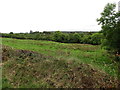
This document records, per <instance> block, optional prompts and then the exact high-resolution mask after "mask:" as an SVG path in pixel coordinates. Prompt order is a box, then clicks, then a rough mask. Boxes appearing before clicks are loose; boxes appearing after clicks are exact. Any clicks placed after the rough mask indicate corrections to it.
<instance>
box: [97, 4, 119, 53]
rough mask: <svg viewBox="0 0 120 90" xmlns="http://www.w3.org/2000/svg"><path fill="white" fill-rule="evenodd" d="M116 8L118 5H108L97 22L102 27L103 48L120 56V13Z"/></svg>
mask: <svg viewBox="0 0 120 90" xmlns="http://www.w3.org/2000/svg"><path fill="white" fill-rule="evenodd" d="M115 7H116V4H110V3H108V4H107V5H106V6H105V8H104V10H103V12H102V13H101V17H100V18H99V19H97V21H98V22H99V24H101V25H102V33H103V36H104V40H103V46H105V48H106V49H107V50H109V51H111V52H114V53H115V54H120V20H119V19H118V17H120V13H119V12H116V11H115Z"/></svg>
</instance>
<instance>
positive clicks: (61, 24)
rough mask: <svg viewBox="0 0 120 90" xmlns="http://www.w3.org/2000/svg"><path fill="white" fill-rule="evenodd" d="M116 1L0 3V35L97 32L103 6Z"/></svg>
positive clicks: (14, 0) (18, 0) (13, 0)
mask: <svg viewBox="0 0 120 90" xmlns="http://www.w3.org/2000/svg"><path fill="white" fill-rule="evenodd" d="M118 1H119V0H0V32H2V33H9V32H16V33H18V32H29V31H30V30H33V31H57V30H60V31H99V30H101V28H100V26H98V25H97V22H96V19H97V18H98V17H100V13H101V12H102V11H103V8H104V6H105V5H106V4H107V3H116V4H117V3H118ZM116 9H118V8H116Z"/></svg>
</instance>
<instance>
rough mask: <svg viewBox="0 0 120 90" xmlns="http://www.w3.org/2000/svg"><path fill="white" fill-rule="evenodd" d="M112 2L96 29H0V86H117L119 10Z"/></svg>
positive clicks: (105, 9) (99, 19)
mask: <svg viewBox="0 0 120 90" xmlns="http://www.w3.org/2000/svg"><path fill="white" fill-rule="evenodd" d="M115 6H116V5H115V4H110V3H109V4H107V5H106V6H105V8H104V11H103V12H102V13H101V17H100V18H98V19H97V21H98V23H99V24H101V26H102V30H101V31H100V32H97V33H92V32H84V33H62V32H60V31H56V32H43V33H41V32H33V31H30V33H13V32H10V33H9V34H5V33H1V35H2V47H3V48H2V51H3V52H2V60H3V61H2V64H1V65H2V66H3V78H2V83H3V88H10V87H11V88H57V87H61V88H118V87H119V85H120V82H119V81H120V80H119V79H120V38H119V37H120V20H118V17H119V16H120V13H119V12H116V11H115ZM29 39H30V40H29ZM103 47H104V48H103Z"/></svg>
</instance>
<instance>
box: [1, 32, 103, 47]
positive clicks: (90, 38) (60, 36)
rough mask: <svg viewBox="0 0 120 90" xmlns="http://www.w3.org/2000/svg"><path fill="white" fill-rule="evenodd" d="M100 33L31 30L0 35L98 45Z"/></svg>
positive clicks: (100, 38)
mask: <svg viewBox="0 0 120 90" xmlns="http://www.w3.org/2000/svg"><path fill="white" fill-rule="evenodd" d="M102 36H103V35H102V33H100V32H97V33H95V32H82V33H63V32H60V31H56V32H33V31H30V33H13V32H10V33H9V34H5V33H2V37H7V38H17V39H32V40H50V41H56V42H62V43H82V44H94V45H99V44H101V41H102Z"/></svg>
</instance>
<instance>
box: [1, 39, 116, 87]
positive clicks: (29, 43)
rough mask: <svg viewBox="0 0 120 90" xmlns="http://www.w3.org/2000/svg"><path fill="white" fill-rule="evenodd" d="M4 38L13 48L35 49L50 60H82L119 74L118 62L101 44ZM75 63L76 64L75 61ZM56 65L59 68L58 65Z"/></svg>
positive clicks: (95, 66) (97, 67) (98, 68)
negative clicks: (101, 47)
mask: <svg viewBox="0 0 120 90" xmlns="http://www.w3.org/2000/svg"><path fill="white" fill-rule="evenodd" d="M2 40H3V41H2V43H3V45H6V46H10V47H12V48H13V49H20V50H30V51H35V52H38V53H40V54H42V55H45V56H46V57H48V58H47V59H50V60H52V59H56V58H57V60H65V61H68V62H69V61H71V60H75V62H77V63H81V62H82V63H85V64H89V65H90V67H93V68H94V69H97V70H98V71H101V70H102V72H104V71H105V72H107V73H108V74H110V75H112V76H117V64H116V63H113V61H112V60H111V59H110V58H109V56H108V55H107V53H106V51H105V50H102V49H100V46H93V45H83V44H65V43H57V42H52V41H36V40H18V39H10V38H2ZM8 62H9V61H8ZM9 63H10V62H9ZM14 63H16V62H14ZM53 63H54V62H53ZM60 63H61V62H60ZM43 65H44V64H43ZM51 65H52V64H51ZM53 65H54V64H53ZM61 65H62V64H61ZM63 65H64V64H63ZM74 65H76V64H75V63H74ZM74 65H73V66H74ZM48 66H49V65H48ZM55 67H57V68H58V66H55ZM44 68H46V67H44ZM61 68H62V67H61ZM64 68H65V67H64ZM44 70H45V69H44ZM58 72H59V70H58ZM41 82H42V81H41ZM68 86H69V85H68ZM48 87H49V86H48ZM58 87H59V86H58Z"/></svg>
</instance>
